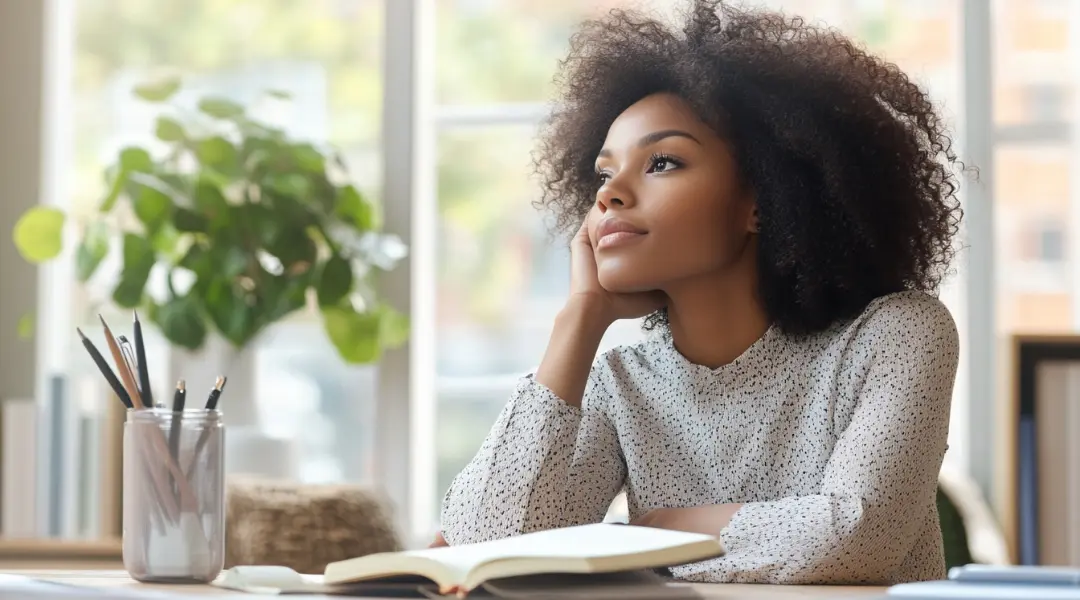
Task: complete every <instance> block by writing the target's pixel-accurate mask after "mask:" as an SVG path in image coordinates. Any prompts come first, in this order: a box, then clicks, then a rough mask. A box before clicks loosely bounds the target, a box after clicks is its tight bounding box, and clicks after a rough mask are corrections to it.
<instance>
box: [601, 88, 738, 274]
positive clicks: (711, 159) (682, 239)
mask: <svg viewBox="0 0 1080 600" xmlns="http://www.w3.org/2000/svg"><path fill="white" fill-rule="evenodd" d="M596 171H597V173H598V174H599V179H600V188H599V190H598V191H597V192H596V203H595V204H594V205H593V208H592V210H591V211H590V213H589V216H588V222H589V238H590V241H591V242H592V245H593V250H594V252H595V256H596V265H597V274H598V276H599V280H600V285H601V286H603V287H604V288H605V289H607V290H608V291H611V292H638V291H647V290H657V289H660V290H667V289H668V288H669V287H670V286H671V285H672V284H676V283H678V282H680V281H684V280H687V279H693V278H698V277H702V276H709V275H719V274H722V273H723V271H724V270H725V269H726V268H729V267H730V266H731V265H733V264H735V263H736V262H738V261H739V260H740V259H744V258H745V257H746V256H747V251H748V249H749V248H751V247H752V243H751V242H752V240H753V237H754V233H753V232H754V231H755V230H756V227H757V226H756V216H755V211H754V203H753V199H752V197H751V195H750V194H749V193H747V192H746V191H744V190H743V187H742V186H741V185H740V182H739V179H738V177H737V170H736V166H735V161H734V158H733V156H732V154H731V151H730V149H729V148H728V146H727V144H726V142H724V141H723V140H722V139H720V137H719V136H718V135H717V134H716V133H715V132H714V131H713V130H712V128H710V127H709V126H708V125H707V124H705V123H704V122H702V121H701V120H700V119H699V118H698V117H697V116H696V115H695V113H694V111H693V109H692V108H691V107H690V106H689V105H688V104H687V103H686V102H685V101H683V100H682V99H680V98H678V97H677V96H674V95H670V94H656V95H652V96H648V97H646V98H643V99H642V100H640V101H638V102H637V103H636V104H634V105H633V106H631V107H630V108H628V109H626V111H624V112H623V113H622V114H621V115H619V117H618V118H617V119H615V121H614V122H613V123H612V124H611V128H610V129H609V130H608V135H607V139H606V140H605V141H604V147H603V149H602V150H601V151H600V154H599V156H597V158H596Z"/></svg>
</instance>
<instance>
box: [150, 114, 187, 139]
mask: <svg viewBox="0 0 1080 600" xmlns="http://www.w3.org/2000/svg"><path fill="white" fill-rule="evenodd" d="M154 133H155V135H157V138H158V139H159V140H161V141H163V142H179V141H181V140H183V139H184V138H185V137H187V134H185V133H184V126H183V125H181V124H180V122H179V121H177V120H176V119H174V118H172V117H167V116H164V115H162V116H160V117H158V119H157V127H156V128H155V132H154Z"/></svg>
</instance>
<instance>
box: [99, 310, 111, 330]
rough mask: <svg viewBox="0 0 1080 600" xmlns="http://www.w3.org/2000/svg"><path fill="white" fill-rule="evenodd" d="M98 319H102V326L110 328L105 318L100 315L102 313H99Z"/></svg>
mask: <svg viewBox="0 0 1080 600" xmlns="http://www.w3.org/2000/svg"><path fill="white" fill-rule="evenodd" d="M97 318H99V319H101V324H102V325H104V326H105V327H108V326H109V324H108V323H106V322H105V317H103V316H101V314H100V313H98V316H97Z"/></svg>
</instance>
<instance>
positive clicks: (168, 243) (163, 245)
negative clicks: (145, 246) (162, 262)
mask: <svg viewBox="0 0 1080 600" xmlns="http://www.w3.org/2000/svg"><path fill="white" fill-rule="evenodd" d="M179 241H180V232H179V231H177V230H176V227H174V226H173V224H172V223H170V222H168V221H165V222H164V223H162V224H161V226H160V227H158V228H157V230H156V231H154V233H153V235H151V236H150V245H151V246H153V248H154V251H155V252H157V253H158V254H159V255H162V256H164V257H166V258H167V259H168V261H169V262H170V263H172V262H175V261H176V260H179V259H180V257H181V254H180V252H181V250H182V248H181V247H179V244H178V242H179Z"/></svg>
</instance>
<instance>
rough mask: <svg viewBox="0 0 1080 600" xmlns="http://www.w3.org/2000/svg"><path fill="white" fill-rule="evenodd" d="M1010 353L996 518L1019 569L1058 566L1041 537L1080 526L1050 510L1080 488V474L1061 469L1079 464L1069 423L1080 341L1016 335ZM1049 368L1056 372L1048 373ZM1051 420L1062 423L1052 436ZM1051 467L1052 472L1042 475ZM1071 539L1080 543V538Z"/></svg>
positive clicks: (1079, 383) (1078, 398)
mask: <svg viewBox="0 0 1080 600" xmlns="http://www.w3.org/2000/svg"><path fill="white" fill-rule="evenodd" d="M1005 346H1006V347H1005V348H1004V352H1003V353H1002V359H1003V364H1002V367H1003V368H1002V369H1000V370H999V374H1000V375H1001V376H1002V379H1003V380H1004V381H1003V382H1002V383H1003V385H1002V387H1001V388H1000V389H1002V390H1003V392H1004V393H1003V394H1002V398H1003V401H1002V403H1001V404H1000V407H999V413H998V414H999V420H998V427H999V431H998V439H999V440H1001V443H1000V444H998V452H999V454H998V456H997V465H998V477H997V481H998V485H997V486H996V487H997V490H996V497H997V502H996V504H997V508H998V518H999V519H1000V521H1001V527H1002V529H1003V531H1004V534H1005V538H1006V541H1007V543H1008V546H1009V552H1010V556H1011V559H1012V561H1013V562H1014V563H1016V564H1061V563H1062V560H1061V559H1060V558H1059V559H1058V560H1053V559H1047V558H1046V557H1045V556H1041V555H1043V554H1045V553H1046V549H1047V548H1046V547H1047V543H1048V540H1047V539H1045V536H1040V532H1043V533H1045V531H1046V529H1045V528H1046V526H1047V524H1050V523H1053V524H1054V525H1055V526H1056V527H1057V528H1058V529H1060V530H1063V531H1070V532H1071V531H1075V530H1076V529H1077V527H1076V525H1077V523H1075V522H1074V521H1076V520H1077V519H1080V512H1077V511H1076V510H1075V509H1074V510H1068V509H1067V508H1063V509H1062V510H1061V512H1060V514H1059V513H1058V511H1056V510H1055V511H1054V514H1047V510H1046V509H1047V506H1049V505H1051V504H1053V502H1051V501H1050V500H1051V496H1064V497H1069V494H1070V493H1071V494H1073V495H1075V492H1076V489H1073V488H1080V473H1074V471H1075V469H1065V468H1064V466H1066V465H1071V464H1072V463H1070V462H1068V461H1070V460H1071V461H1075V460H1076V454H1077V452H1076V449H1074V448H1070V442H1069V439H1070V438H1080V428H1077V427H1074V425H1075V424H1076V421H1075V419H1074V418H1073V417H1072V416H1070V415H1074V414H1080V413H1077V412H1076V409H1075V408H1070V407H1076V406H1080V335H1046V334H1016V335H1012V336H1010V337H1008V338H1007V339H1006V340H1005ZM1051 365H1056V369H1057V370H1056V371H1048V370H1047V367H1048V366H1051ZM1040 409H1041V410H1040ZM1070 411H1072V412H1070ZM1049 415H1054V417H1060V421H1061V424H1060V430H1058V431H1052V430H1051V429H1049V427H1050V425H1051V424H1048V423H1047V419H1048V416H1049ZM1070 423H1072V424H1071V425H1070ZM1074 431H1075V434H1074V433H1072V432H1074ZM1051 436H1053V437H1051ZM1051 467H1052V468H1053V472H1042V473H1040V471H1048V470H1050V468H1051ZM1059 469H1061V470H1059ZM1058 504H1059V505H1062V504H1063V503H1058ZM1066 504H1067V503H1066ZM1073 513H1077V514H1073ZM1072 535H1073V536H1074V537H1077V538H1078V539H1080V533H1077V534H1072ZM1060 543H1061V544H1066V545H1067V544H1068V543H1069V542H1067V541H1062V542H1060ZM1059 545H1060V544H1059ZM1073 545H1076V543H1075V542H1073ZM1073 552H1074V553H1075V550H1074V551H1073Z"/></svg>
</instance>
